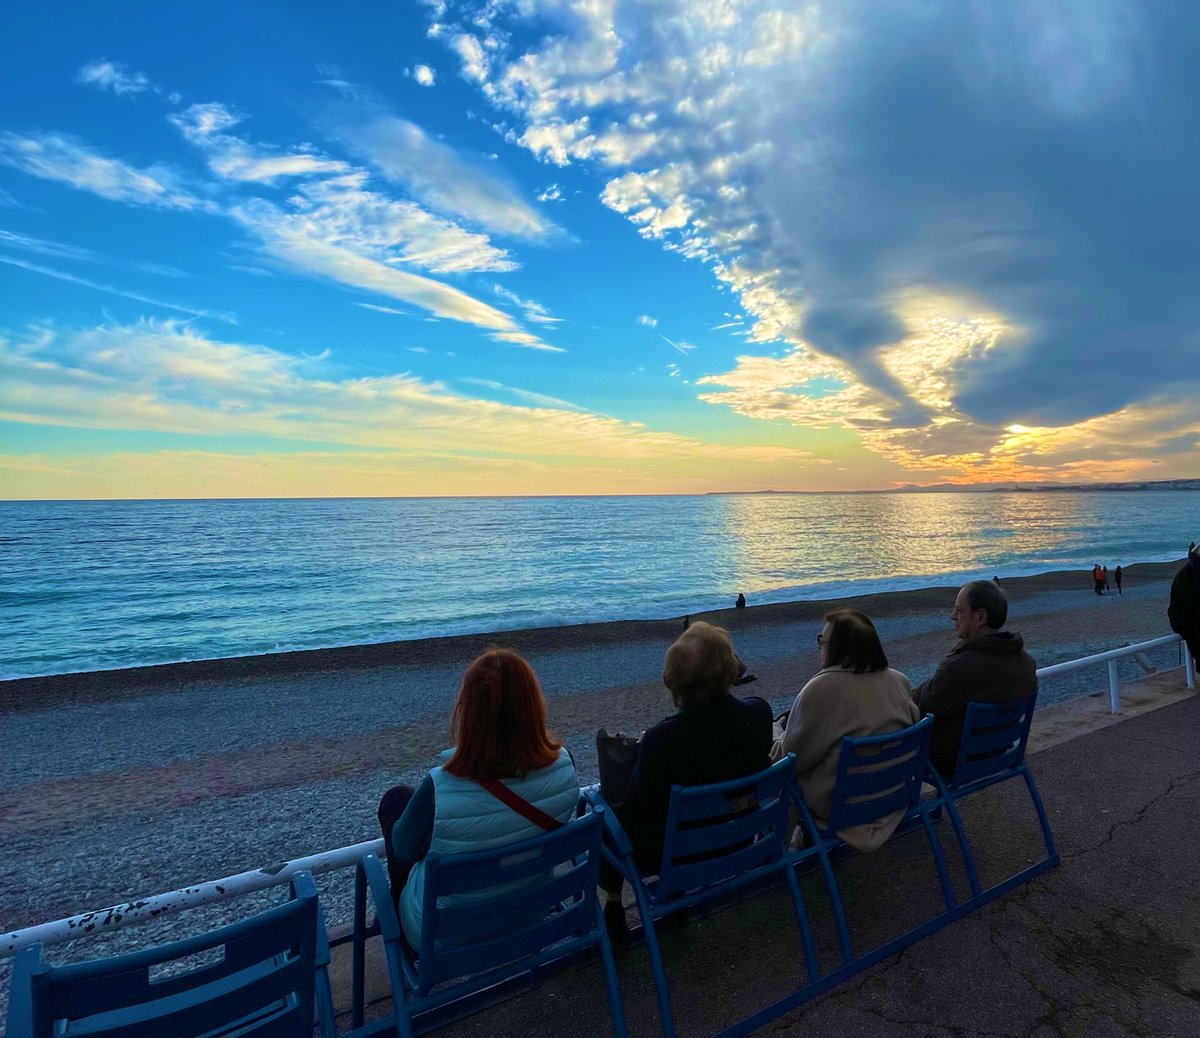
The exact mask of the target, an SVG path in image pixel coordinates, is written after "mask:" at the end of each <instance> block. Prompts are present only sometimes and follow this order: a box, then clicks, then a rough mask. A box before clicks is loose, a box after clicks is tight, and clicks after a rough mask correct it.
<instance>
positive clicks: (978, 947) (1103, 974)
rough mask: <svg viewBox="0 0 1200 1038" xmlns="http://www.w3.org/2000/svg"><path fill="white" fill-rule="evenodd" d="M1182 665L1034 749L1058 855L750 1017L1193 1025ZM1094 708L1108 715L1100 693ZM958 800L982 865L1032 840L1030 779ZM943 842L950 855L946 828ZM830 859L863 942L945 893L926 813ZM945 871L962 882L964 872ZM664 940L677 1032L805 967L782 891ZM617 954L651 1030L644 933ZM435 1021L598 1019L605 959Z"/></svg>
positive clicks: (971, 1031) (529, 1035)
mask: <svg viewBox="0 0 1200 1038" xmlns="http://www.w3.org/2000/svg"><path fill="white" fill-rule="evenodd" d="M1179 673H1180V672H1178V671H1176V672H1175V673H1174V675H1173V676H1171V677H1169V678H1168V679H1167V681H1166V683H1165V684H1166V688H1167V691H1166V692H1165V693H1163V694H1161V695H1156V696H1155V695H1143V697H1142V698H1143V699H1144V700H1145V701H1146V702H1149V701H1150V700H1153V701H1154V702H1153V705H1154V706H1155V707H1157V708H1156V709H1153V710H1151V711H1150V712H1146V713H1141V714H1137V715H1136V716H1127V717H1124V718H1120V719H1119V720H1120V723H1116V724H1112V725H1110V726H1107V727H1102V728H1099V729H1098V730H1093V731H1090V732H1088V733H1087V734H1082V735H1078V736H1077V737H1075V738H1071V739H1069V741H1065V742H1058V743H1057V744H1055V745H1050V746H1048V747H1047V748H1043V749H1041V750H1039V751H1038V752H1036V753H1034V754H1033V755H1032V756H1031V758H1030V759H1031V764H1032V766H1033V768H1034V772H1035V775H1036V778H1037V782H1038V784H1039V786H1040V788H1041V791H1042V794H1043V797H1044V798H1045V801H1046V804H1047V808H1048V811H1049V814H1050V818H1051V823H1052V826H1053V828H1054V833H1055V836H1056V838H1057V840H1058V845H1059V849H1060V851H1061V852H1062V856H1063V862H1062V865H1061V866H1060V867H1059V868H1057V869H1054V870H1052V871H1051V872H1049V873H1047V874H1045V875H1043V876H1041V877H1039V878H1037V879H1035V880H1034V881H1033V882H1032V883H1030V884H1027V885H1026V886H1024V887H1022V888H1020V889H1018V890H1017V891H1015V892H1013V893H1010V894H1008V895H1007V896H1005V897H1003V898H1001V899H1000V900H998V901H996V902H993V903H992V904H991V905H989V906H987V907H985V908H983V909H981V910H980V911H978V912H976V913H974V914H972V915H970V916H968V917H967V918H965V919H962V920H959V921H957V922H955V923H952V924H950V925H949V926H948V927H946V928H944V929H942V930H940V931H939V932H938V933H936V934H934V935H933V936H931V937H928V938H926V939H925V940H923V941H920V942H919V943H917V944H916V945H914V946H912V947H910V948H909V949H907V950H905V951H904V952H901V953H900V954H898V955H895V956H893V957H892V958H890V959H887V960H885V961H884V962H883V963H881V964H880V965H878V966H876V967H875V968H873V969H871V970H869V971H867V972H866V973H864V974H862V975H860V976H859V977H857V978H855V979H854V980H851V981H849V982H847V983H845V984H843V985H842V986H841V987H839V988H837V989H835V990H834V991H833V992H831V993H829V994H827V995H825V996H823V997H821V998H819V999H817V1000H815V1001H813V1002H811V1003H809V1004H808V1005H806V1006H804V1007H801V1008H800V1009H798V1010H795V1011H792V1012H790V1013H788V1014H786V1015H784V1016H783V1017H781V1018H779V1019H778V1020H776V1021H774V1022H773V1023H771V1024H768V1025H766V1026H765V1027H764V1028H762V1029H761V1031H760V1032H759V1033H762V1034H771V1035H779V1034H782V1035H836V1036H838V1038H857V1036H863V1038H867V1036H870V1038H902V1036H903V1038H915V1036H926V1035H928V1036H934V1038H993V1036H995V1038H1002V1036H1003V1038H1010V1036H1024V1035H1028V1036H1033V1038H1107V1036H1115V1035H1138V1036H1179V1038H1192V1036H1197V1035H1200V882H1198V877H1200V840H1198V839H1197V831H1196V830H1197V823H1198V821H1200V699H1198V698H1197V697H1196V696H1195V695H1193V694H1192V693H1188V692H1185V691H1182V690H1181V688H1180V686H1181V684H1182V682H1181V681H1180V680H1179ZM1152 684H1153V682H1152ZM1160 684H1161V681H1160ZM1136 696H1137V693H1136V692H1135V697H1136ZM1164 704H1165V705H1164ZM1144 707H1145V703H1143V708H1144ZM1076 709H1077V710H1083V711H1084V712H1087V710H1088V708H1087V706H1086V705H1084V706H1082V707H1078V708H1076ZM1134 709H1135V710H1136V709H1138V707H1136V706H1135V707H1134ZM1090 712H1091V713H1092V714H1093V720H1100V721H1104V720H1105V719H1104V718H1103V717H1102V716H1099V715H1103V712H1104V707H1103V704H1102V703H1093V704H1092V709H1091V711H1090ZM1042 713H1048V712H1039V719H1040V720H1039V729H1040V730H1041V732H1042V738H1043V741H1045V740H1046V733H1047V732H1051V733H1053V732H1054V731H1057V735H1054V734H1051V735H1050V736H1049V738H1050V741H1053V739H1054V738H1058V737H1061V736H1062V734H1063V725H1064V723H1065V722H1063V720H1062V718H1061V717H1060V718H1057V719H1056V718H1054V717H1053V716H1051V717H1049V718H1042ZM963 814H964V818H965V820H966V823H967V828H968V833H969V835H970V838H971V840H972V842H973V845H974V846H975V848H976V854H977V857H978V859H979V861H980V864H981V871H982V872H983V879H984V882H985V884H986V883H987V882H988V881H989V878H990V879H991V880H992V881H995V880H998V879H1000V878H1002V877H1003V876H1005V875H1008V874H1010V873H1011V872H1014V871H1016V870H1017V869H1018V868H1020V867H1021V866H1023V865H1024V864H1025V863H1026V862H1028V861H1032V860H1034V859H1035V858H1036V857H1040V855H1041V848H1040V837H1039V833H1038V830H1037V824H1036V819H1035V817H1034V814H1033V810H1032V807H1031V805H1030V803H1029V800H1028V797H1027V796H1026V794H1025V790H1024V786H1023V784H1020V783H1008V784H1006V785H1005V786H1004V787H1000V788H996V789H993V790H989V791H986V792H984V793H982V794H978V795H977V796H975V797H973V798H971V799H969V800H967V801H965V802H964V806H963ZM941 828H942V829H948V826H946V825H945V824H943V825H942V826H941ZM943 845H944V846H945V847H946V850H947V854H948V857H949V858H950V861H951V863H952V864H953V862H954V848H953V846H952V845H951V842H950V840H949V834H948V833H946V834H944V844H943ZM838 874H839V877H840V878H841V882H842V885H843V891H844V894H845V896H846V900H847V905H848V910H849V913H850V919H851V926H852V929H853V931H854V934H855V939H856V942H857V944H858V946H859V947H860V948H863V949H865V948H869V947H873V946H875V945H876V944H878V943H880V942H881V941H882V940H884V939H886V938H887V937H889V936H892V935H894V934H897V933H900V932H902V931H903V930H904V929H907V927H908V926H909V925H911V924H914V923H916V922H919V921H920V920H921V919H923V918H927V917H929V916H930V915H932V914H934V913H935V912H936V911H937V909H938V907H939V904H940V902H939V900H938V894H937V887H936V880H935V876H934V872H933V866H932V862H931V860H930V858H929V855H928V849H927V845H926V844H925V842H924V838H923V836H922V835H921V834H920V833H919V832H917V833H912V834H909V835H906V836H902V837H899V838H896V839H894V840H893V841H892V842H890V843H889V844H888V845H886V846H885V847H884V848H883V849H882V850H881V851H880V852H878V853H876V854H874V855H870V856H858V857H855V858H851V859H847V860H845V861H843V862H841V863H839V865H838ZM956 882H957V884H958V889H959V890H960V891H961V890H963V889H964V888H965V881H964V880H963V878H962V876H961V873H960V874H959V875H958V876H957V877H956ZM803 885H804V891H805V895H806V899H807V901H808V904H809V909H810V914H811V915H812V917H813V919H814V925H815V926H816V927H817V930H818V946H819V947H818V950H819V955H820V957H821V958H822V961H823V962H824V963H825V964H832V963H833V962H834V961H835V960H834V951H833V944H832V938H833V934H832V929H831V927H830V926H829V925H828V924H829V920H830V915H829V911H828V902H827V899H826V898H825V897H824V894H823V891H822V888H821V884H820V882H819V879H818V877H815V876H810V877H807V878H806V879H805V881H804V884H803ZM664 949H665V957H666V961H667V970H668V975H669V976H670V977H671V979H672V985H673V986H672V990H673V997H674V1003H675V1010H676V1018H677V1023H678V1027H679V1033H680V1034H681V1035H699V1034H707V1033H710V1032H712V1031H714V1030H716V1029H718V1028H719V1027H721V1026H725V1025H728V1024H730V1023H732V1022H734V1021H735V1020H737V1019H740V1018H742V1017H744V1016H747V1015H749V1014H750V1013H751V1012H753V1011H754V1010H755V1009H756V1008H758V1007H760V1006H761V1005H763V1004H765V1003H767V1002H769V1001H771V1000H772V999H774V998H778V997H780V996H782V995H783V994H784V993H785V992H786V991H787V990H789V988H790V987H794V986H796V985H795V981H796V978H797V977H798V976H799V971H800V969H801V966H802V958H801V952H800V945H799V937H798V933H797V931H796V928H795V924H794V922H792V921H791V920H790V912H789V909H788V907H787V902H786V900H785V898H784V897H783V896H782V894H781V893H779V892H776V891H772V892H768V893H766V894H763V895H760V896H758V897H756V898H754V899H752V900H750V901H748V902H746V903H744V904H741V905H737V906H734V907H732V908H729V909H725V910H723V911H720V912H717V913H714V914H712V915H710V916H708V917H706V918H704V919H702V920H698V921H693V922H691V923H689V924H688V925H687V926H685V927H682V928H680V929H678V930H676V931H674V932H672V933H670V934H668V935H667V936H666V939H665V940H664ZM618 968H619V970H620V974H621V981H622V990H623V992H624V996H625V999H626V1009H627V1015H628V1020H629V1024H630V1029H631V1033H633V1034H646V1035H649V1034H655V1033H657V1015H656V1012H655V1005H654V994H653V988H652V985H651V983H650V981H649V964H648V960H647V957H646V953H645V950H644V948H642V947H640V946H634V947H630V948H626V949H622V950H619V951H618ZM438 1033H440V1034H446V1035H453V1036H468V1035H470V1036H476V1035H520V1036H522V1038H538V1036H542V1035H546V1036H550V1035H568V1034H569V1035H589V1034H608V1033H610V1031H609V1029H608V1015H607V1008H606V1003H605V1000H604V996H603V984H602V981H601V976H600V972H599V968H598V966H585V967H580V968H579V969H577V970H568V971H565V972H563V973H561V974H559V975H557V976H555V977H553V978H551V979H550V980H549V981H547V982H545V983H543V984H542V985H541V986H540V987H539V988H538V989H537V990H536V991H529V992H524V993H522V994H521V995H520V996H519V997H517V998H515V999H513V1000H510V1001H509V1002H506V1003H503V1004H502V1005H500V1006H497V1007H495V1008H493V1009H491V1010H488V1011H485V1012H483V1013H480V1014H477V1015H475V1016H473V1017H471V1018H469V1019H467V1020H464V1021H460V1022H459V1023H457V1024H454V1025H451V1026H449V1027H447V1028H446V1029H444V1030H443V1031H439V1032H438Z"/></svg>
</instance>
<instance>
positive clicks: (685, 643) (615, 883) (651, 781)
mask: <svg viewBox="0 0 1200 1038" xmlns="http://www.w3.org/2000/svg"><path fill="white" fill-rule="evenodd" d="M742 670H743V668H742V664H741V661H740V660H739V659H738V657H737V654H736V653H735V652H734V649H733V640H732V639H731V638H730V637H729V632H728V631H726V630H725V629H724V628H722V627H716V626H714V625H712V624H708V623H705V622H704V621H702V620H697V621H696V622H695V623H693V624H692V626H691V627H689V628H688V629H687V630H686V631H684V632H683V634H681V635H680V636H679V637H678V638H677V639H676V640H675V644H674V645H672V646H671V647H670V648H669V649H668V650H667V657H666V660H665V661H664V665H663V675H662V679H663V684H664V685H666V687H667V689H668V690H669V691H670V693H671V700H672V702H673V703H674V704H675V707H676V712H675V713H673V714H671V715H670V716H668V717H665V718H663V720H661V721H659V722H658V724H656V725H654V726H653V727H652V728H650V729H648V730H647V731H646V732H645V734H644V735H643V736H642V738H641V742H640V744H639V748H638V759H637V763H636V764H635V765H634V768H633V777H632V779H631V781H630V788H629V795H628V798H627V800H626V801H625V803H624V804H623V805H620V806H618V807H615V808H614V809H613V810H614V811H615V812H616V814H617V817H618V818H620V820H621V824H622V825H623V826H624V828H625V831H626V833H627V834H628V836H629V839H630V842H631V843H632V844H633V853H634V860H635V861H636V862H637V866H638V868H639V869H641V870H642V871H643V872H644V873H646V874H647V875H657V874H658V870H659V867H660V864H661V861H662V852H663V839H664V836H665V835H666V828H667V807H668V805H669V803H670V799H671V787H672V786H673V785H675V784H679V785H681V786H697V785H703V784H705V783H709V782H724V781H725V780H727V779H734V778H740V777H741V776H742V775H752V774H753V773H754V772H756V771H761V770H762V769H763V768H765V767H766V766H767V765H768V764H769V763H770V753H771V720H772V718H771V706H770V704H769V703H767V702H766V700H763V699H759V698H757V697H755V696H751V697H749V698H746V699H738V698H736V697H735V696H734V695H733V694H732V692H731V691H730V689H731V688H732V686H733V684H734V683H735V682H736V681H737V680H738V678H739V677H740V676H741V673H742ZM621 882H622V881H621V876H620V874H619V873H617V871H616V869H614V868H612V866H605V867H603V868H602V870H601V877H600V884H601V886H602V887H603V889H604V890H605V891H606V892H607V894H608V898H607V904H606V905H605V919H606V921H607V922H608V925H609V926H610V928H612V929H614V930H615V932H616V933H617V934H618V935H619V934H620V933H621V931H623V930H624V928H625V914H624V909H623V908H622V907H621V900H620V893H621Z"/></svg>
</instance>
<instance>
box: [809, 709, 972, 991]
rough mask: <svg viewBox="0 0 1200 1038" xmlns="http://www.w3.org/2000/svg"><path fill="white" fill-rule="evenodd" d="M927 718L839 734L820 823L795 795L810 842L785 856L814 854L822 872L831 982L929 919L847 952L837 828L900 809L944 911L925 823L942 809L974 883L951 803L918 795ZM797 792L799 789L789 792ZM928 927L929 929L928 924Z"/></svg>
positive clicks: (912, 935) (934, 843)
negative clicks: (831, 932) (878, 731)
mask: <svg viewBox="0 0 1200 1038" xmlns="http://www.w3.org/2000/svg"><path fill="white" fill-rule="evenodd" d="M933 721H934V719H933V717H932V716H929V717H926V718H924V719H923V720H921V721H918V722H917V723H916V724H914V725H910V726H909V727H908V728H902V729H900V730H899V731H895V732H887V733H885V734H882V735H871V736H865V737H862V738H857V739H856V738H851V737H850V736H846V737H845V738H844V739H842V742H841V750H840V753H839V756H838V770H837V778H836V779H835V781H834V787H833V795H832V802H831V807H830V813H829V820H828V823H827V824H826V825H825V826H824V827H821V826H818V825H817V823H816V822H815V820H814V819H813V816H812V813H811V812H810V811H809V809H808V806H807V805H806V804H805V803H804V798H803V796H798V797H797V802H796V806H797V808H798V809H799V811H800V814H801V818H802V820H803V823H804V828H805V830H806V831H807V832H808V834H809V836H810V838H811V843H810V845H809V846H806V847H805V848H804V849H803V850H800V851H797V852H794V853H793V855H792V864H793V865H794V866H797V867H798V866H800V865H803V864H806V863H808V862H810V861H812V860H813V859H814V858H815V859H816V860H817V862H818V863H819V865H820V868H821V872H822V874H823V875H824V877H825V885H826V887H827V888H828V890H829V896H830V901H831V902H832V906H833V914H834V921H835V924H836V926H837V933H838V943H839V945H840V948H841V954H842V965H841V967H839V968H838V970H836V971H834V973H833V974H830V976H836V979H837V982H839V983H840V981H841V980H843V979H845V978H846V977H847V976H849V975H851V974H852V973H857V972H859V971H860V970H862V969H865V968H866V967H867V966H869V965H872V964H873V963H874V962H877V961H879V960H880V959H882V958H885V957H886V956H887V955H890V954H892V952H894V951H897V950H899V949H900V948H902V947H905V946H906V945H908V944H911V943H912V942H913V941H915V940H917V939H918V938H920V937H922V936H924V935H925V934H926V933H928V932H931V930H930V929H929V928H928V926H929V924H923V925H922V926H920V927H917V928H916V929H915V930H912V931H910V932H909V933H907V934H905V935H903V936H902V937H899V938H896V939H895V940H893V941H889V942H888V943H887V944H885V945H884V946H882V947H881V948H879V949H875V950H874V951H872V952H870V953H868V954H867V955H864V956H859V957H857V958H856V957H855V954H854V950H853V944H852V942H851V939H850V927H849V924H848V923H847V921H846V911H845V907H844V905H843V902H842V897H841V892H840V888H839V886H838V882H837V878H836V877H835V875H834V871H833V865H832V861H831V856H832V855H833V854H834V853H835V852H837V851H840V850H842V849H843V848H845V847H846V844H844V843H843V841H842V840H840V839H838V837H837V833H838V831H839V830H841V829H846V828H850V827H851V826H856V825H862V824H864V823H867V822H873V821H875V820H876V819H878V818H883V817H885V816H886V815H889V814H891V813H892V812H894V811H903V812H904V816H903V818H902V820H901V823H900V824H901V825H905V824H909V825H912V824H920V826H921V828H922V829H923V830H924V832H925V836H926V839H927V840H928V842H929V847H930V851H931V852H932V854H933V860H934V864H935V865H936V867H937V873H938V880H939V882H940V884H941V889H942V898H943V900H944V902H945V905H946V911H947V912H952V911H954V910H956V909H957V908H958V907H959V902H958V900H957V898H956V897H955V895H954V889H953V886H952V884H951V882H950V875H949V872H948V870H947V867H946V858H945V855H944V854H943V853H942V848H941V844H940V843H939V841H938V838H937V834H936V833H935V832H934V828H933V822H932V816H933V815H934V814H935V813H936V812H938V811H939V810H940V809H942V808H944V809H945V813H946V814H947V815H948V816H949V818H950V821H951V824H952V826H953V827H954V832H955V835H956V836H957V837H958V840H959V846H960V848H961V849H962V851H963V855H964V859H965V860H966V861H967V869H968V876H969V878H970V882H971V883H972V891H973V892H974V891H975V889H976V887H977V880H975V879H974V878H973V875H974V874H973V871H972V870H973V865H972V864H971V862H970V857H969V852H968V850H967V844H966V837H965V835H964V834H963V829H962V823H961V820H960V819H959V817H958V813H957V811H956V810H955V808H954V805H953V802H952V801H950V800H949V798H948V797H947V796H946V795H945V793H944V791H939V794H938V795H937V796H935V797H934V798H932V799H922V796H921V787H922V783H923V782H926V781H928V782H933V783H934V784H935V785H936V782H935V777H936V776H935V773H934V771H933V768H932V767H931V766H930V764H929V742H930V738H931V736H932V734H933ZM797 792H799V791H798V790H797ZM934 928H935V929H936V927H934ZM827 986H829V985H824V986H823V987H822V990H823V989H824V987H827ZM814 993H815V992H814Z"/></svg>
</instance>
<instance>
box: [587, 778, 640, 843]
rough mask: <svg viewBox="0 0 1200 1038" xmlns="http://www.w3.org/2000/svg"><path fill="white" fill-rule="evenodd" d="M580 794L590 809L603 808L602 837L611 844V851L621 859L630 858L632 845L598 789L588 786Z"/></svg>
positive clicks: (615, 814)
mask: <svg viewBox="0 0 1200 1038" xmlns="http://www.w3.org/2000/svg"><path fill="white" fill-rule="evenodd" d="M582 792H583V796H584V799H586V800H587V802H588V803H589V804H590V805H591V806H592V807H594V808H595V807H599V808H603V811H602V812H601V813H602V817H603V820H604V835H605V837H606V839H607V840H608V841H610V842H611V845H612V848H613V850H614V851H615V852H616V853H617V854H618V855H620V856H621V857H623V858H632V857H633V844H632V843H630V842H629V836H628V834H627V833H626V832H625V827H624V826H623V825H622V824H621V820H620V819H619V818H618V817H617V813H616V811H614V810H613V809H612V807H611V806H610V805H609V804H608V803H607V802H606V801H605V799H604V797H603V796H602V795H601V794H600V790H599V788H598V787H596V786H588V787H586V788H585V789H584V790H583V791H582Z"/></svg>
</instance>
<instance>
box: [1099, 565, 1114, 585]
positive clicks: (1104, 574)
mask: <svg viewBox="0 0 1200 1038" xmlns="http://www.w3.org/2000/svg"><path fill="white" fill-rule="evenodd" d="M1100 577H1101V579H1103V581H1104V590H1105V591H1111V590H1112V588H1110V587H1109V586H1108V567H1107V566H1101V567H1100Z"/></svg>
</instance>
